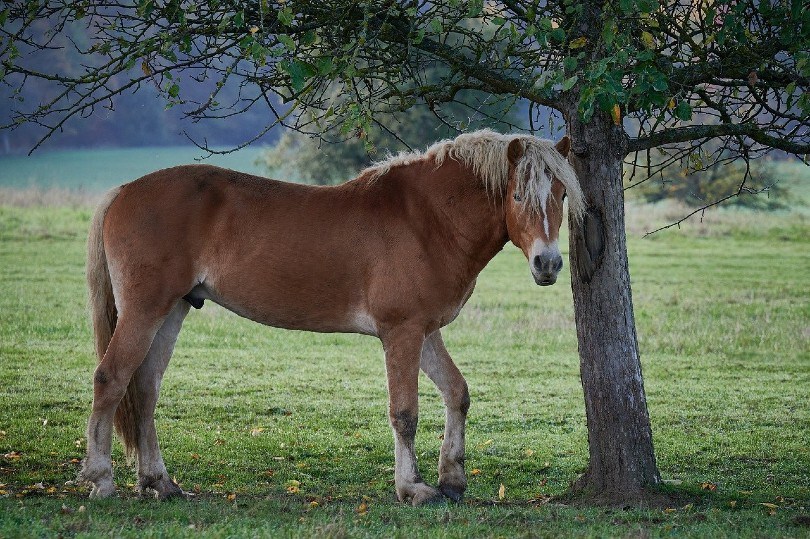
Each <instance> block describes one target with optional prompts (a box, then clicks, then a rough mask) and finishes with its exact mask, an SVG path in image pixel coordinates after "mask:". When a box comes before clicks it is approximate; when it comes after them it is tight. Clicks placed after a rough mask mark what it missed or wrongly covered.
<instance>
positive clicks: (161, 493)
mask: <svg viewBox="0 0 810 539" xmlns="http://www.w3.org/2000/svg"><path fill="white" fill-rule="evenodd" d="M188 309H189V304H188V302H186V301H184V300H180V301H179V302H177V304H176V305H175V306H174V307H173V308H172V310H171V312H170V313H169V315H168V316H167V317H166V320H164V322H163V325H162V326H160V329H159V330H158V332H157V334H156V335H155V338H154V340H153V341H152V346H151V347H150V348H149V353H148V354H146V359H145V360H144V362H143V363H142V364H141V366H140V367H138V370H137V371H135V382H136V387H137V391H138V397H137V400H138V406H139V409H140V413H139V415H138V428H137V432H138V448H137V452H138V485H137V489H138V492H140V493H142V494H143V493H144V492H145V491H146V490H147V489H151V490H153V491H154V492H155V493H156V494H157V497H158V498H161V499H164V498H168V497H171V496H179V495H182V494H183V491H182V490H181V489H180V487H178V486H177V485H176V484H175V483H174V481H172V479H171V477H170V476H169V473H168V472H167V471H166V465H165V464H164V463H163V457H162V456H161V454H160V446H159V444H158V439H157V431H156V430H155V406H156V404H157V400H158V396H159V394H160V383H161V381H162V380H163V373H164V372H166V367H168V365H169V359H171V356H172V352H173V351H174V344H175V343H176V342H177V335H178V334H179V333H180V328H181V326H182V325H183V320H184V319H185V317H186V315H187V314H188Z"/></svg>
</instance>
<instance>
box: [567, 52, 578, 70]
mask: <svg viewBox="0 0 810 539" xmlns="http://www.w3.org/2000/svg"><path fill="white" fill-rule="evenodd" d="M577 65H578V62H577V59H576V58H574V57H573V56H566V57H565V60H563V69H564V70H565V71H567V72H568V73H571V72H572V71H576V69H577Z"/></svg>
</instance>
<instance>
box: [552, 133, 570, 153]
mask: <svg viewBox="0 0 810 539" xmlns="http://www.w3.org/2000/svg"><path fill="white" fill-rule="evenodd" d="M556 148H557V151H558V152H560V153H561V154H562V156H563V157H568V152H570V151H571V139H570V138H568V135H565V136H564V137H563V138H561V139H560V142H558V143H557V146H556Z"/></svg>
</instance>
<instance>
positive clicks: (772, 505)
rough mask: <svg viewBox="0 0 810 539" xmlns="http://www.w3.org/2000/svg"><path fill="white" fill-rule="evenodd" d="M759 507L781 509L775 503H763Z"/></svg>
mask: <svg viewBox="0 0 810 539" xmlns="http://www.w3.org/2000/svg"><path fill="white" fill-rule="evenodd" d="M759 505H761V506H762V507H767V508H768V509H779V506H778V505H776V504H775V503H768V502H762V503H760V504H759Z"/></svg>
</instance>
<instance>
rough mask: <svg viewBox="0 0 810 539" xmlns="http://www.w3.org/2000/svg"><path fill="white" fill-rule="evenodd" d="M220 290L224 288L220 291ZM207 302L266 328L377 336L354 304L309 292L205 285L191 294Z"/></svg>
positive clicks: (372, 323) (369, 318)
mask: <svg viewBox="0 0 810 539" xmlns="http://www.w3.org/2000/svg"><path fill="white" fill-rule="evenodd" d="M221 288H224V290H223V289H221ZM191 295H192V296H194V297H196V298H199V299H210V300H211V301H213V302H214V303H217V304H218V305H221V306H223V307H225V308H226V309H228V310H229V311H232V312H234V313H236V314H238V315H239V316H242V317H244V318H248V319H250V320H253V321H255V322H259V323H260V324H264V325H267V326H272V327H277V328H283V329H297V330H304V331H316V332H321V333H362V334H366V335H376V334H377V328H376V323H375V321H374V319H373V317H372V316H371V315H369V314H368V313H367V312H366V311H365V309H363V308H362V307H359V306H357V302H356V301H352V300H351V299H349V298H341V297H337V296H336V295H335V294H329V293H312V291H311V290H309V291H307V290H301V289H298V290H296V289H295V287H287V288H286V289H283V290H282V289H275V290H272V291H270V290H267V289H266V288H265V289H263V290H256V289H254V290H253V291H252V292H251V291H247V290H239V291H231V290H229V287H227V286H226V287H215V286H210V285H207V284H205V283H204V284H203V285H200V286H199V287H197V288H195V290H194V291H193V292H192V294H191Z"/></svg>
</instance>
